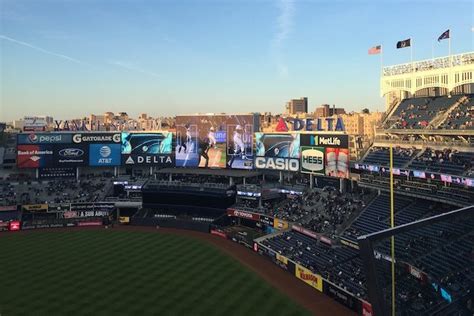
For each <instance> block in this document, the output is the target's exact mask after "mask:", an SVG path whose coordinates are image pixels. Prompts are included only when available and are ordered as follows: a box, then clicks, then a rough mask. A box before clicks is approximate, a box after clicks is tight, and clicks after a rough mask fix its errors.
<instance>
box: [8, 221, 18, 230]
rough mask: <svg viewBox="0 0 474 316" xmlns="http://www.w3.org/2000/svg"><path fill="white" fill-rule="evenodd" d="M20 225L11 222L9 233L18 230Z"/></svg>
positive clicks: (16, 222)
mask: <svg viewBox="0 0 474 316" xmlns="http://www.w3.org/2000/svg"><path fill="white" fill-rule="evenodd" d="M20 224H21V223H20V221H11V222H10V227H9V230H10V231H17V230H20Z"/></svg>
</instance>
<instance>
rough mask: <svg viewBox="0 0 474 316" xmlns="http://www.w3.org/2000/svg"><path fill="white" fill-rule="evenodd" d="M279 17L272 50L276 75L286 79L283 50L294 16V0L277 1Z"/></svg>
mask: <svg viewBox="0 0 474 316" xmlns="http://www.w3.org/2000/svg"><path fill="white" fill-rule="evenodd" d="M278 10H279V15H278V17H277V21H276V28H277V32H276V33H275V35H274V37H273V41H272V49H273V54H274V58H275V63H276V67H277V72H278V75H279V76H280V77H281V78H286V77H288V66H287V65H286V63H285V60H284V54H283V48H284V45H285V42H286V40H287V39H288V37H289V35H290V33H291V31H292V29H293V19H294V15H295V2H294V0H279V1H278Z"/></svg>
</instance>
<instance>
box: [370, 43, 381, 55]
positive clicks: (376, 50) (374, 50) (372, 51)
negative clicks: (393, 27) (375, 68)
mask: <svg viewBox="0 0 474 316" xmlns="http://www.w3.org/2000/svg"><path fill="white" fill-rule="evenodd" d="M381 52H382V45H377V46H374V47H371V48H369V55H378V54H380V53H381Z"/></svg>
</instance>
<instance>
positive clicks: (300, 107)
mask: <svg viewBox="0 0 474 316" xmlns="http://www.w3.org/2000/svg"><path fill="white" fill-rule="evenodd" d="M286 113H287V114H290V115H294V114H302V113H308V98H306V97H302V98H299V99H292V100H290V101H289V102H287V103H286Z"/></svg>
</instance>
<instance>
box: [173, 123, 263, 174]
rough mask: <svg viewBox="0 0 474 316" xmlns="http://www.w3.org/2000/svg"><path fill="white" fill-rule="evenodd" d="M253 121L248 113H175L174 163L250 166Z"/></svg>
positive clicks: (252, 156)
mask: <svg viewBox="0 0 474 316" xmlns="http://www.w3.org/2000/svg"><path fill="white" fill-rule="evenodd" d="M255 124H257V125H258V119H256V116H254V115H252V114H244V115H214V114H212V115H187V116H177V117H176V130H177V135H176V149H175V155H176V166H177V167H202V168H232V169H252V168H253V158H254V154H253V132H254V130H255Z"/></svg>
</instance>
